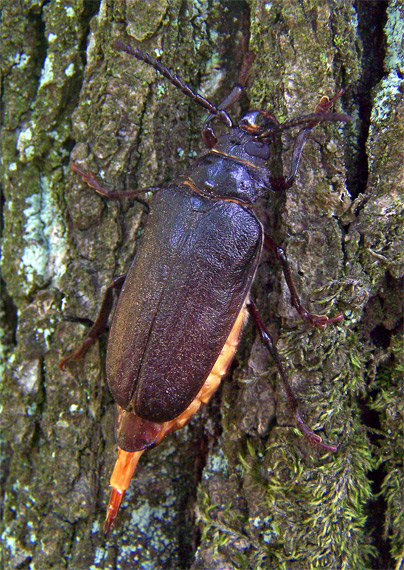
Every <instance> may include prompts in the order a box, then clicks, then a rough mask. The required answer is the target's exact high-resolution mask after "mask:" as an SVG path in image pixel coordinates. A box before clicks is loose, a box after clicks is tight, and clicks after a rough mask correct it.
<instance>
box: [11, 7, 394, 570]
mask: <svg viewBox="0 0 404 570" xmlns="http://www.w3.org/2000/svg"><path fill="white" fill-rule="evenodd" d="M1 13H2V19H1V26H2V28H1V73H2V83H1V85H2V88H1V94H0V96H1V119H2V121H1V156H2V161H1V166H0V169H1V170H0V177H1V178H0V185H1V191H2V197H3V199H2V204H3V210H2V230H3V235H2V240H3V241H2V266H1V267H2V281H1V286H2V289H1V316H2V320H3V326H2V336H1V354H2V361H1V362H2V363H1V367H2V415H1V427H2V470H1V483H2V488H1V491H2V498H3V510H2V529H1V531H2V541H1V545H0V549H1V551H0V556H1V558H0V561H1V563H2V564H1V567H2V568H5V569H14V568H21V569H22V568H40V569H41V570H47V569H51V568H54V569H65V568H66V569H72V570H73V569H74V570H82V569H83V570H84V569H86V570H87V569H89V568H91V569H92V570H93V569H98V568H103V569H108V570H117V569H119V570H122V569H126V568H127V569H129V568H144V569H146V568H147V569H150V570H157V569H159V570H160V569H165V570H169V569H176V570H177V569H184V570H189V569H192V570H199V569H200V570H202V569H203V570H205V569H206V570H207V569H209V570H213V569H217V570H219V569H220V570H223V569H233V568H237V569H238V568H251V569H254V570H256V569H265V570H267V569H268V570H270V569H277V568H285V569H288V570H292V569H301V568H310V569H311V568H313V569H314V568H332V569H352V568H355V569H356V570H361V569H363V570H364V569H368V568H374V569H376V568H384V569H391V570H392V569H393V568H397V569H399V568H404V521H403V519H404V517H403V514H402V512H403V509H402V507H403V504H404V491H403V489H404V472H403V454H404V446H403V441H404V433H403V432H404V430H403V424H404V407H403V384H402V370H403V350H402V323H403V315H402V286H403V274H404V259H403V251H404V247H403V241H404V240H403V227H404V225H403V211H404V207H403V203H404V198H403V166H402V163H403V156H404V148H403V147H404V143H403V141H404V132H403V131H404V127H403V120H402V117H403V116H404V101H403V80H402V77H403V71H404V69H403V68H404V62H403V48H402V46H403V21H404V13H403V7H402V6H401V4H400V2H399V0H389V1H376V0H375V1H369V2H363V1H360V0H358V1H357V2H355V3H352V2H349V1H348V0H345V1H344V0H339V1H337V2H334V3H330V2H327V1H326V0H316V1H315V2H314V1H312V0H303V2H302V1H298V0H286V1H280V0H275V1H273V2H267V3H265V2H264V1H263V0H250V1H249V2H247V1H242V0H240V1H231V0H224V1H222V2H218V1H216V0H213V1H212V2H198V1H196V0H185V1H182V2H181V1H180V0H166V1H161V0H159V1H158V2H157V1H156V2H155V1H154V0H153V1H150V2H142V1H140V0H132V1H129V0H127V1H126V2H124V1H121V2H113V1H112V0H105V1H101V2H100V3H97V2H86V1H84V0H73V1H72V2H66V3H59V2H45V1H42V2H41V1H38V2H28V1H27V2H21V3H18V4H17V3H7V2H3V1H2V2H1ZM10 29H12V33H10ZM248 29H249V30H250V36H251V39H250V48H251V49H252V50H253V51H254V52H255V55H256V58H255V62H254V65H253V68H252V70H251V78H250V83H249V86H248V89H247V90H246V92H247V93H246V97H245V98H244V99H243V100H242V101H241V103H240V104H238V105H236V106H235V108H234V109H233V108H232V109H231V115H232V116H233V117H234V118H237V117H238V116H240V114H241V113H242V111H243V110H246V109H248V108H251V109H256V108H260V109H265V110H270V112H271V113H273V114H274V115H275V116H276V117H277V118H278V119H279V120H281V121H283V120H286V119H287V118H291V117H294V116H299V115H301V114H307V113H309V112H312V111H313V110H314V108H315V106H316V104H317V103H318V102H319V100H320V97H321V96H323V95H328V96H332V95H333V94H334V93H336V92H337V91H338V89H339V87H340V86H344V87H345V88H346V92H345V94H344V95H343V97H342V98H341V100H340V101H339V102H338V103H337V108H338V110H342V111H343V112H346V113H349V114H350V115H351V116H352V117H353V119H354V120H353V121H352V122H351V123H349V124H340V123H329V124H324V125H321V126H319V127H317V128H316V129H315V131H314V132H313V133H312V135H311V137H310V140H309V142H308V143H307V145H306V147H305V150H304V153H303V158H302V164H301V166H300V170H299V175H298V178H297V180H296V182H295V184H294V186H293V187H292V188H291V189H290V190H289V191H288V192H287V193H286V195H285V196H280V198H279V208H278V209H277V211H276V212H275V211H267V210H266V209H265V205H264V206H263V207H262V208H258V209H259V210H260V214H261V217H262V220H263V222H264V224H265V227H266V229H267V231H268V232H269V233H270V234H271V236H272V237H273V238H274V239H275V240H276V241H277V242H278V243H280V244H281V245H282V246H283V247H284V248H285V250H286V251H287V254H288V258H289V262H290V265H291V268H292V272H293V274H294V276H295V280H296V284H297V286H298V289H299V293H300V294H301V296H302V299H303V301H304V303H305V304H306V305H309V306H310V309H311V310H312V311H313V312H317V313H327V314H328V315H334V314H337V313H338V312H339V311H343V312H344V313H345V319H344V320H343V321H342V322H341V323H338V325H331V326H329V327H327V329H325V330H313V329H311V328H310V327H309V326H308V325H306V324H304V323H302V322H301V320H300V319H299V318H298V316H297V315H296V312H295V311H294V309H293V308H292V307H291V306H290V303H289V293H288V290H287V287H286V284H285V282H284V279H283V277H282V276H281V271H280V267H278V266H277V264H276V263H275V262H274V260H273V259H271V258H270V257H268V258H265V259H264V260H263V263H262V264H261V266H260V269H259V273H258V276H257V279H256V282H255V284H254V287H253V296H254V298H255V299H256V300H257V303H258V306H259V308H260V311H261V314H262V315H263V316H264V320H265V322H266V325H267V327H268V329H269V330H270V331H271V333H272V334H273V335H274V337H275V338H276V339H277V346H278V349H279V350H280V352H281V354H282V358H283V360H284V362H285V366H286V368H287V372H288V376H289V378H290V380H291V382H292V384H293V386H294V388H295V390H296V391H297V393H298V395H299V399H300V401H301V403H302V410H303V412H304V418H305V420H306V422H307V423H308V424H309V425H310V426H312V427H314V428H315V429H316V430H319V433H321V434H322V435H323V436H324V439H326V440H327V441H328V442H330V443H335V442H337V441H338V442H339V448H338V451H337V453H335V454H332V453H324V452H322V451H321V450H318V449H314V448H313V447H311V446H310V445H309V444H308V443H307V441H306V440H305V439H304V438H303V437H302V436H301V435H300V433H298V432H297V430H296V429H295V427H294V423H293V418H292V417H291V413H290V410H289V409H288V406H287V403H286V401H285V396H284V393H283V390H282V386H281V385H280V382H279V381H278V378H277V373H276V369H275V367H274V364H273V362H272V361H271V359H270V357H269V355H268V354H267V352H266V349H265V348H264V347H263V346H262V345H261V344H260V341H259V338H258V336H257V333H256V331H255V330H254V328H253V326H252V325H251V324H249V325H248V326H247V328H246V330H245V332H244V336H243V340H242V343H241V346H240V348H239V351H238V354H237V358H236V361H235V363H234V365H233V367H232V372H231V375H229V376H230V377H229V378H228V379H227V380H226V381H225V382H224V384H223V387H222V389H221V390H220V391H219V393H218V394H217V395H216V396H215V397H214V399H213V400H212V402H211V403H210V404H209V405H208V406H207V407H206V408H205V409H204V410H202V411H201V412H200V413H198V415H197V416H196V417H195V418H194V420H193V421H192V422H191V423H190V424H189V425H188V426H187V427H186V428H184V429H183V430H181V431H179V432H177V433H175V434H173V435H172V436H170V437H169V438H167V439H166V440H165V441H164V442H163V443H162V444H161V445H159V446H158V447H157V448H155V449H153V450H151V451H149V452H147V453H146V454H144V456H143V457H142V459H141V463H140V465H139V467H138V469H137V471H136V473H135V477H134V481H133V482H132V485H131V489H130V490H129V492H128V493H127V495H126V497H125V500H124V504H123V506H122V508H121V511H120V513H119V518H118V520H117V524H116V527H115V528H114V529H113V531H112V533H111V535H110V536H109V537H108V538H107V539H106V538H105V537H104V536H103V533H102V523H103V518H104V515H105V509H106V504H107V501H108V497H109V491H108V480H109V476H110V472H111V469H112V466H113V463H114V460H115V453H116V448H115V441H114V427H113V426H114V421H115V405H114V403H113V401H112V397H111V396H110V394H109V392H108V388H107V384H106V378H105V371H104V368H105V339H104V338H102V339H101V340H100V343H99V344H98V343H97V344H96V345H94V346H92V347H91V348H90V349H89V351H88V352H87V353H86V355H85V356H84V357H83V358H82V359H81V360H79V361H77V362H74V363H71V364H69V366H68V368H67V370H66V372H61V371H60V370H59V368H58V366H57V364H58V361H59V360H60V359H61V358H62V357H63V356H65V355H66V354H68V352H69V351H70V350H71V349H73V348H74V347H77V346H78V345H79V344H80V342H81V340H82V339H83V337H84V336H85V334H86V331H88V329H89V326H90V324H91V321H93V320H94V319H95V317H96V315H97V310H98V308H99V307H100V303H101V300H102V297H103V292H104V291H105V288H106V287H107V286H108V285H109V284H110V283H111V281H112V278H113V277H114V276H117V275H120V274H123V273H125V272H126V271H127V269H128V267H129V265H130V262H131V259H133V256H134V255H135V252H136V247H137V243H138V240H139V239H141V234H142V227H143V224H144V223H145V221H146V219H147V209H146V208H145V205H144V203H142V202H141V201H135V202H130V201H128V200H123V201H122V202H121V203H118V202H117V201H106V200H104V199H103V198H101V197H100V196H97V195H96V194H95V193H93V192H92V191H91V189H90V188H88V187H86V186H85V185H84V184H83V183H82V181H80V180H79V179H78V176H77V175H76V174H75V173H74V172H72V170H71V169H70V167H69V162H70V160H71V159H73V160H75V161H77V162H78V163H79V164H80V166H81V167H82V168H83V169H87V170H91V171H93V172H94V173H100V176H101V177H102V178H103V179H104V180H105V181H106V183H107V184H110V185H111V187H113V188H115V189H127V190H130V189H134V188H141V189H144V188H147V187H150V186H153V187H155V186H163V185H165V184H168V183H173V182H174V181H175V180H176V179H177V178H178V176H179V175H181V174H182V173H183V172H184V171H185V169H186V168H188V167H189V166H190V165H192V159H193V157H195V156H197V155H198V154H199V153H200V152H201V151H202V150H203V144H202V142H201V140H200V137H199V133H200V130H201V125H202V123H203V120H204V118H205V117H206V114H205V113H204V111H203V110H202V109H200V108H199V107H198V106H197V105H196V104H195V103H194V102H192V101H191V100H190V99H188V98H187V97H185V95H183V94H182V93H181V92H180V91H178V90H176V89H175V88H174V87H173V86H172V85H170V84H168V82H167V81H166V80H164V79H163V78H161V77H159V76H158V74H157V73H156V72H155V70H153V69H152V68H150V67H148V66H146V65H145V64H142V63H141V62H138V61H137V60H135V59H134V58H130V57H129V56H128V55H126V54H123V53H120V52H118V51H117V50H116V48H115V47H114V44H113V41H114V40H116V39H119V40H121V41H124V42H127V43H131V44H132V45H134V46H139V47H140V48H141V49H142V50H143V51H149V53H151V55H152V56H153V57H154V56H161V59H162V60H163V62H164V64H165V65H167V66H168V67H170V68H171V69H174V70H176V71H178V73H179V74H180V75H181V77H182V78H184V79H185V80H186V81H188V82H189V83H190V84H191V86H192V87H193V88H194V89H196V90H198V91H200V92H202V93H203V94H204V96H206V97H207V98H208V99H210V100H212V101H213V102H215V103H217V102H220V101H221V100H222V99H223V97H224V96H225V95H226V94H227V93H228V92H229V91H230V89H231V86H232V85H233V84H234V82H235V81H236V80H237V76H238V71H239V69H240V65H241V59H242V53H241V43H242V38H243V36H245V34H246V32H247V30H248ZM294 136H295V135H294V134H293V133H290V132H288V133H286V134H285V136H284V138H283V147H284V153H283V155H282V162H283V169H284V172H285V173H287V171H288V165H289V164H290V155H291V148H292V146H293V144H292V143H293V139H294ZM279 161H280V153H279V152H277V149H274V159H273V161H272V162H273V163H274V164H273V167H274V168H280V166H281V165H280V162H279ZM150 196H151V194H150V193H146V194H143V195H142V198H144V201H145V202H150Z"/></svg>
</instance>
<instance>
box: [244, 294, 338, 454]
mask: <svg viewBox="0 0 404 570" xmlns="http://www.w3.org/2000/svg"><path fill="white" fill-rule="evenodd" d="M247 309H248V312H249V313H250V315H251V318H252V319H253V321H254V323H255V326H256V327H257V329H258V332H259V333H260V336H261V340H262V342H263V343H264V344H265V346H266V347H267V348H268V350H269V352H270V353H271V356H272V358H273V359H274V361H275V365H276V367H277V369H278V372H279V374H280V377H281V380H282V383H283V386H284V388H285V392H286V396H287V399H288V402H289V405H290V407H291V408H292V410H293V413H294V415H295V418H296V423H297V425H298V427H299V429H300V431H301V432H302V433H303V435H304V436H305V437H306V438H307V439H308V440H309V442H310V443H311V444H312V445H316V446H318V447H322V448H323V449H326V450H327V451H334V452H335V451H337V448H338V446H337V445H329V444H327V443H323V441H322V439H321V437H320V436H319V435H317V434H316V433H314V431H312V430H311V429H310V428H309V427H308V426H307V425H306V424H305V423H304V422H303V420H302V417H301V415H300V410H299V403H298V400H297V398H296V396H295V393H294V392H293V389H292V386H291V385H290V382H289V380H288V377H287V375H286V371H285V368H284V367H283V364H282V360H281V358H280V356H279V353H278V351H277V349H276V347H275V344H274V342H273V340H272V338H271V336H270V334H269V332H268V331H267V329H266V328H265V325H264V321H263V319H262V317H261V315H260V314H259V312H258V309H257V306H256V305H255V303H254V302H253V301H251V300H249V301H248V303H247Z"/></svg>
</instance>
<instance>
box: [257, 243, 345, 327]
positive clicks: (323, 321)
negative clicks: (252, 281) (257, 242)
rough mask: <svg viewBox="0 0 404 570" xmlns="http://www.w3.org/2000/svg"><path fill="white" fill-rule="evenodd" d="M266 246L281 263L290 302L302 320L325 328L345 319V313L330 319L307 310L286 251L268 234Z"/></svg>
mask: <svg viewBox="0 0 404 570" xmlns="http://www.w3.org/2000/svg"><path fill="white" fill-rule="evenodd" d="M264 245H265V247H266V248H267V249H269V250H270V251H271V252H272V253H274V254H275V257H276V259H277V260H278V261H279V262H280V264H281V266H282V271H283V274H284V276H285V279H286V284H287V286H288V289H289V291H290V302H291V304H292V306H293V307H294V308H295V309H296V311H297V312H298V313H299V315H300V316H301V317H302V319H305V320H306V321H308V322H309V323H310V324H311V325H312V326H317V327H320V328H325V327H326V326H327V325H329V324H331V323H337V322H338V321H341V320H342V319H343V318H344V314H343V313H339V315H336V316H335V317H331V318H328V317H327V315H315V314H314V313H310V312H309V311H308V310H307V309H305V308H304V307H303V305H302V304H301V302H300V298H299V295H298V294H297V291H296V287H295V284H294V282H293V278H292V274H291V272H290V267H289V263H288V259H287V257H286V253H285V251H284V250H283V249H282V248H281V247H280V246H279V245H277V244H276V243H275V242H274V240H273V239H272V238H271V237H270V236H269V235H267V234H265V240H264Z"/></svg>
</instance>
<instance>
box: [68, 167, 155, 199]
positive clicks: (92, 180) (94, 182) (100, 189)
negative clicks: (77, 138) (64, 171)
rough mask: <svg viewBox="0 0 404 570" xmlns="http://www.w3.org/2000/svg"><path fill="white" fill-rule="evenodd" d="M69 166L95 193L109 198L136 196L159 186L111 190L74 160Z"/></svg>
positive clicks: (152, 190)
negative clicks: (120, 190) (119, 190)
mask: <svg viewBox="0 0 404 570" xmlns="http://www.w3.org/2000/svg"><path fill="white" fill-rule="evenodd" d="M71 167H72V169H73V170H74V171H75V172H77V174H79V175H80V176H81V178H82V179H83V181H84V182H85V183H86V184H88V185H89V186H90V187H91V188H94V190H95V191H96V192H97V194H100V196H103V197H104V198H108V199H109V200H114V199H121V198H138V197H139V194H144V193H145V192H154V191H157V190H159V188H157V187H151V188H141V189H138V190H129V191H126V190H125V191H122V192H116V191H115V190H111V189H110V188H108V187H107V186H105V185H104V184H102V183H101V182H99V180H98V179H97V177H96V176H95V174H93V173H92V172H86V171H85V170H82V169H81V168H80V167H79V166H78V165H77V164H76V163H75V162H72V163H71Z"/></svg>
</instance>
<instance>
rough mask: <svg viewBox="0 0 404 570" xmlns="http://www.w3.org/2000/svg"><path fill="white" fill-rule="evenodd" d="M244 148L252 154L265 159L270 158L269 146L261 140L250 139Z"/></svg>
mask: <svg viewBox="0 0 404 570" xmlns="http://www.w3.org/2000/svg"><path fill="white" fill-rule="evenodd" d="M244 150H245V151H246V153H247V154H249V155H250V156H256V157H257V158H262V159H263V160H268V158H269V146H268V145H267V144H265V143H263V142H261V141H248V142H247V143H245V145H244Z"/></svg>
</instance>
